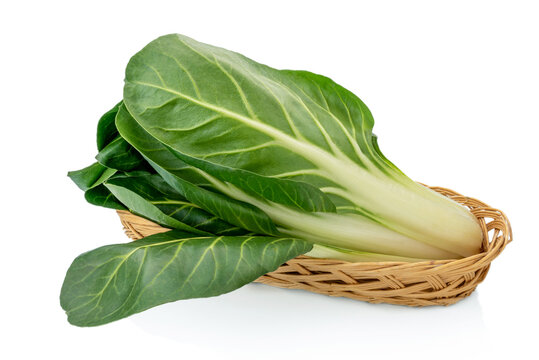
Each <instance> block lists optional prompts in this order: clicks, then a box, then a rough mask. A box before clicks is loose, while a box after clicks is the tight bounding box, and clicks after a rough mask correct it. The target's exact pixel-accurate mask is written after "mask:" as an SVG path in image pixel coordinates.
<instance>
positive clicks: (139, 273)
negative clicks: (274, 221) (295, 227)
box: [60, 231, 312, 326]
mask: <svg viewBox="0 0 539 360" xmlns="http://www.w3.org/2000/svg"><path fill="white" fill-rule="evenodd" d="M311 247H312V246H311V244H309V243H308V242H305V241H302V240H297V239H289V238H271V237H231V236H225V237H193V235H192V234H188V233H185V232H182V231H170V232H166V233H162V234H157V235H152V236H149V237H147V238H144V239H141V240H138V241H134V242H130V243H126V244H119V245H108V246H104V247H101V248H98V249H95V250H93V251H89V252H86V253H84V254H82V255H80V256H79V257H77V258H76V259H75V260H74V261H73V264H72V265H71V266H70V268H69V270H68V271H67V274H66V278H65V280H64V284H63V286H62V292H61V295H60V303H61V305H62V308H63V309H64V310H65V311H66V313H67V315H68V321H69V322H70V323H71V324H73V325H78V326H95V325H101V324H106V323H109V322H111V321H115V320H118V319H122V318H124V317H127V316H129V315H132V314H135V313H138V312H141V311H144V310H146V309H149V308H151V307H154V306H157V305H160V304H164V303H167V302H172V301H176V300H181V299H190V298H199V297H210V296H216V295H220V294H224V293H227V292H230V291H232V290H235V289H237V288H239V287H241V286H243V285H245V284H247V283H249V282H251V281H253V280H255V279H257V278H258V277H259V276H262V275H264V274H266V273H268V272H270V271H273V270H275V269H276V268H277V267H279V266H280V265H281V264H282V263H284V262H286V261H287V260H289V259H291V258H293V257H295V256H298V255H300V254H303V253H305V252H307V251H309V250H310V249H311Z"/></svg>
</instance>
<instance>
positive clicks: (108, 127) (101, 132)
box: [97, 101, 122, 151]
mask: <svg viewBox="0 0 539 360" xmlns="http://www.w3.org/2000/svg"><path fill="white" fill-rule="evenodd" d="M120 105H122V102H121V101H120V102H119V103H118V104H116V105H114V107H113V108H112V109H110V110H109V111H107V112H106V113H105V114H103V116H101V118H100V119H99V122H98V123H97V151H101V150H103V149H104V148H105V146H107V145H108V144H109V143H110V142H111V141H112V140H114V139H115V138H116V137H117V136H118V130H116V125H114V119H115V118H116V113H117V112H118V109H119V108H120Z"/></svg>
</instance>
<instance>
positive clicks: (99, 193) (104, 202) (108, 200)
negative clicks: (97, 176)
mask: <svg viewBox="0 0 539 360" xmlns="http://www.w3.org/2000/svg"><path fill="white" fill-rule="evenodd" d="M84 198H85V199H86V201H88V202H89V203H90V204H92V205H97V206H103V207H106V208H109V209H116V210H126V209H127V208H126V207H125V206H124V205H123V204H122V203H121V202H120V201H118V199H116V197H115V196H114V195H112V193H111V192H110V190H109V189H107V188H106V187H105V185H103V184H101V185H98V186H96V187H94V188H91V189H88V190H86V191H85V192H84Z"/></svg>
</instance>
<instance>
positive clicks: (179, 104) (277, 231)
mask: <svg viewBox="0 0 539 360" xmlns="http://www.w3.org/2000/svg"><path fill="white" fill-rule="evenodd" d="M373 125H374V120H373V117H372V114H371V112H370V111H369V109H368V108H367V106H366V105H365V104H364V103H363V102H362V101H361V100H360V99H359V98H358V97H357V96H355V95H354V94H352V93H351V92H349V91H348V90H346V89H344V88H343V87H341V86H340V85H338V84H336V83H335V82H333V81H332V80H331V79H329V78H326V77H324V76H321V75H317V74H312V73H310V72H307V71H293V70H276V69H273V68H271V67H268V66H266V65H262V64H259V63H257V62H255V61H253V60H250V59H248V58H246V57H245V56H243V55H240V54H238V53H235V52H231V51H228V50H225V49H222V48H218V47H214V46H210V45H207V44H203V43H200V42H197V41H195V40H193V39H191V38H188V37H186V36H182V35H167V36H163V37H160V38H158V39H157V40H155V41H152V42H151V43H150V44H148V45H147V46H146V47H145V48H144V49H142V50H141V51H140V52H138V53H137V54H136V55H134V56H133V57H132V58H131V60H130V61H129V64H128V65H127V69H126V76H125V87H124V94H123V99H122V101H120V102H119V103H118V104H117V105H116V106H115V107H114V108H112V109H111V110H109V111H108V112H106V113H105V114H104V115H103V116H102V117H101V119H100V120H99V122H98V126H97V148H98V154H97V156H96V159H97V160H98V162H97V163H95V164H92V165H90V166H89V167H87V168H84V169H81V170H78V171H72V172H70V173H69V174H68V175H69V177H70V178H71V179H72V180H73V181H74V182H75V184H76V185H77V186H78V187H79V188H81V189H82V190H83V191H85V198H86V200H87V201H88V202H90V203H91V204H94V205H98V206H102V207H106V208H112V209H117V210H120V209H121V210H124V209H128V210H129V211H131V212H133V213H135V214H138V215H140V216H143V217H145V218H147V219H150V220H152V221H155V222H157V223H159V224H161V225H162V226H164V227H167V228H170V229H171V231H169V232H166V233H163V234H159V235H153V236H150V237H147V238H145V239H142V240H139V241H135V242H132V243H127V244H119V245H109V246H105V247H101V248H98V249H96V250H93V251H90V252H87V253H84V254H82V255H80V256H79V257H78V258H76V259H75V261H74V262H73V264H72V265H71V267H70V268H69V270H68V272H67V275H66V279H65V281H64V285H63V287H62V293H61V305H62V307H63V308H64V309H65V310H66V312H67V314H68V319H69V321H70V322H71V323H72V324H75V325H79V326H93V325H99V324H105V323H108V322H111V321H114V320H118V319H121V318H123V317H126V316H129V315H131V314H134V313H137V312H140V311H143V310H145V309H148V308H151V307H153V306H156V305H159V304H163V303H166V302H170V301H175V300H179V299H188V298H194V297H207V296H215V295H219V294H223V293H226V292H229V291H232V290H234V289H236V288H238V287H240V286H243V285H244V284H246V283H248V282H251V281H253V280H255V279H256V278H257V277H259V276H261V275H263V274H265V273H267V272H269V271H272V270H274V269H276V268H277V267H278V266H279V265H281V264H282V263H284V262H286V261H287V260H289V259H291V258H293V257H295V256H298V255H300V254H307V255H308V256H312V257H320V258H333V259H341V260H346V261H391V262H416V261H424V260H432V259H455V258H461V257H464V256H469V255H473V254H476V253H478V252H479V249H480V247H481V242H482V232H481V229H480V227H479V224H478V223H477V221H476V219H475V217H474V216H473V215H472V214H471V213H470V212H469V211H468V210H467V209H466V208H464V207H463V206H461V205H459V204H457V203H456V202H453V201H451V200H450V199H448V198H445V197H443V196H441V195H439V194H437V193H435V192H434V191H431V190H430V189H428V188H426V187H424V186H422V185H420V184H418V183H415V182H414V181H412V180H411V179H409V178H408V177H407V176H406V175H405V174H404V173H403V172H402V171H400V170H399V169H398V168H397V167H396V166H395V165H394V164H393V163H391V162H390V161H389V160H388V159H387V158H386V157H385V156H384V155H383V154H382V152H381V151H380V148H379V146H378V143H377V138H376V136H375V135H374V134H373V133H372V128H373Z"/></svg>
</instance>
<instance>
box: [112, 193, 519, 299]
mask: <svg viewBox="0 0 539 360" xmlns="http://www.w3.org/2000/svg"><path fill="white" fill-rule="evenodd" d="M431 189H433V190H435V191H437V192H439V193H440V194H442V195H445V196H447V197H449V198H451V199H453V200H455V201H457V202H458V203H460V204H462V205H464V206H466V207H468V208H469V209H470V211H471V212H472V214H474V215H475V216H476V217H477V219H478V220H479V224H480V226H481V229H482V231H483V244H482V252H481V253H479V254H477V255H473V256H469V257H466V258H463V259H459V260H432V261H424V262H417V263H404V262H363V263H350V262H347V261H342V260H330V259H317V258H311V257H308V256H299V257H297V258H294V259H292V260H289V261H288V262H286V263H285V264H283V265H281V266H280V267H279V268H278V269H277V270H275V271H273V272H271V273H268V274H266V275H264V276H262V277H260V278H258V279H257V280H256V281H257V282H260V283H264V284H268V285H272V286H277V287H281V288H288V289H303V290H308V291H312V292H316V293H320V294H326V295H330V296H343V297H348V298H352V299H357V300H364V301H368V302H371V303H390V304H399V305H410V306H429V305H450V304H453V303H456V302H457V301H459V300H461V299H463V298H465V297H467V296H468V295H470V294H471V293H472V292H473V291H474V290H475V288H476V287H477V285H478V284H479V283H480V282H481V281H483V279H484V278H485V277H486V275H487V273H488V270H489V267H490V263H491V261H492V260H494V259H495V258H496V257H497V256H498V255H499V254H500V252H501V251H502V250H503V249H504V247H505V245H507V244H508V243H509V242H510V241H511V239H512V233H511V225H510V224H509V221H508V220H507V217H506V216H505V214H504V213H503V212H501V211H500V210H496V209H493V208H491V207H489V206H488V205H486V204H484V203H483V202H481V201H479V200H476V199H473V198H469V197H466V196H462V195H460V194H458V193H456V192H454V191H452V190H448V189H444V188H441V187H431ZM118 214H119V215H120V219H121V221H122V224H123V226H124V229H125V232H126V234H127V236H129V237H130V238H131V239H134V240H136V239H140V238H143V237H145V236H149V235H152V234H155V233H159V232H165V231H169V229H166V228H163V227H161V226H159V225H157V224H155V223H153V222H151V221H149V220H146V219H143V218H141V217H138V216H136V215H133V214H132V213H130V212H128V211H118Z"/></svg>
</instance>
